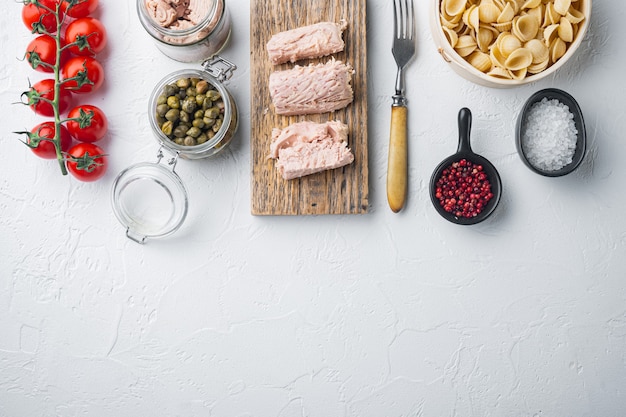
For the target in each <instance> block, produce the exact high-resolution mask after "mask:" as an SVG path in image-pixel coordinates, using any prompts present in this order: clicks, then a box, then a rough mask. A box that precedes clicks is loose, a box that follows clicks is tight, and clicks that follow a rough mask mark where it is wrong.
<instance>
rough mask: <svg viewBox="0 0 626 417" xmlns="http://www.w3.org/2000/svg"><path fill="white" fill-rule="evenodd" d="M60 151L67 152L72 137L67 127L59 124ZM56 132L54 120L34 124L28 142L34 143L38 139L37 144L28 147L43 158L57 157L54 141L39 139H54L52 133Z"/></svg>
mask: <svg viewBox="0 0 626 417" xmlns="http://www.w3.org/2000/svg"><path fill="white" fill-rule="evenodd" d="M60 130H61V151H63V152H67V150H68V149H69V148H70V146H72V137H71V136H70V133H69V132H68V131H67V129H66V128H65V127H64V126H63V125H61V129H60ZM55 133H56V128H55V125H54V122H43V123H40V124H38V125H37V126H35V127H34V128H33V129H32V130H31V131H30V134H29V135H28V143H29V144H34V143H35V142H36V141H37V140H39V144H38V145H37V146H36V147H34V148H30V149H31V150H32V151H33V153H34V154H35V155H37V156H38V157H40V158H44V159H54V158H56V157H57V152H56V149H55V147H54V143H52V142H50V141H49V140H45V139H41V138H47V139H54V135H55Z"/></svg>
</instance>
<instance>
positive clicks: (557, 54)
mask: <svg viewBox="0 0 626 417" xmlns="http://www.w3.org/2000/svg"><path fill="white" fill-rule="evenodd" d="M566 51H567V45H565V42H563V39H561V38H556V39H555V40H554V42H552V43H551V44H550V61H551V62H553V63H554V62H556V61H558V60H559V59H560V58H561V57H562V56H563V55H565V52H566Z"/></svg>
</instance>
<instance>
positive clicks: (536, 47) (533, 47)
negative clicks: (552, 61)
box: [524, 39, 550, 64]
mask: <svg viewBox="0 0 626 417" xmlns="http://www.w3.org/2000/svg"><path fill="white" fill-rule="evenodd" d="M524 48H526V49H528V50H529V51H530V53H531V54H532V56H533V62H532V63H533V64H539V63H541V62H544V61H547V60H548V59H549V57H550V50H549V49H548V47H547V46H546V45H545V44H544V43H543V42H541V41H540V40H539V39H531V40H529V41H528V42H526V44H525V45H524Z"/></svg>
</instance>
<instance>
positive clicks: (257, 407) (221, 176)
mask: <svg viewBox="0 0 626 417" xmlns="http://www.w3.org/2000/svg"><path fill="white" fill-rule="evenodd" d="M8 3H10V4H6V5H5V8H4V10H5V11H4V13H2V14H0V28H1V29H0V42H1V47H0V51H1V52H0V53H1V54H2V60H1V64H0V111H1V112H2V113H1V114H2V117H1V118H0V126H1V132H2V134H1V135H0V145H1V146H2V152H1V153H0V166H1V172H2V175H1V177H0V213H1V214H0V416H2V417H23V416H46V417H48V416H61V417H70V416H90V417H91V416H94V417H107V416H111V417H119V416H137V417H152V416H181V417H192V416H215V417H244V416H247V417H252V416H254V417H296V416H298V417H301V416H307V417H318V416H319V417H336V416H337V417H370V416H371V417H379V416H389V417H417V416H420V417H421V416H423V417H431V416H438V417H442V416H450V417H456V416H472V417H501V416H506V417H598V416H602V417H621V416H623V415H624V410H626V289H625V287H626V283H625V281H624V277H625V275H626V274H625V272H626V216H624V208H625V207H626V194H625V193H624V192H623V190H624V182H625V180H626V171H625V170H624V161H626V141H624V132H625V131H626V122H625V121H624V108H625V104H626V101H625V99H624V67H625V65H626V57H625V54H626V50H625V49H624V48H623V44H621V42H623V39H625V38H626V25H624V21H625V20H624V19H625V17H626V15H625V13H624V6H623V4H622V3H621V2H619V1H618V0H604V1H595V2H594V5H593V16H592V19H591V20H592V23H591V28H590V32H589V34H588V36H587V38H586V40H585V41H584V43H583V45H582V48H581V50H580V53H579V54H577V55H576V57H575V59H573V60H572V62H570V63H568V64H567V65H566V66H565V67H564V68H562V70H561V71H560V72H559V73H558V74H557V75H555V76H551V77H550V78H548V79H546V80H543V81H541V82H537V83H536V84H534V85H529V86H525V87H520V88H515V89H508V90H493V89H488V88H484V87H479V86H476V85H473V84H470V83H469V82H467V81H465V80H464V79H462V78H460V77H458V76H457V75H456V74H455V73H453V72H452V70H451V69H450V68H449V67H448V66H447V64H445V63H444V62H443V61H442V59H441V58H440V56H439V55H438V54H437V51H436V50H435V47H434V45H433V43H432V38H431V36H430V31H429V29H428V22H429V19H428V12H429V10H430V7H429V4H428V3H429V2H427V1H418V2H417V6H416V8H417V15H418V21H419V32H418V38H419V39H418V41H419V44H418V48H417V50H418V57H417V59H416V60H415V61H414V62H413V63H412V65H411V66H410V67H409V69H408V74H407V84H408V96H409V103H410V104H409V106H410V183H409V184H410V193H409V199H408V203H407V206H406V208H405V210H404V211H403V212H401V213H400V214H393V213H392V212H391V211H390V210H389V209H388V207H387V203H386V198H385V170H386V158H387V141H388V130H389V117H390V110H389V106H390V103H391V99H390V94H391V93H392V91H393V86H394V76H395V73H394V63H393V60H392V56H391V53H390V46H391V37H392V34H391V25H390V24H389V22H390V19H391V14H392V9H391V4H392V2H390V1H385V2H383V1H378V0H370V1H368V8H369V10H368V15H369V22H368V42H369V47H370V48H369V51H368V58H369V85H368V88H369V105H370V113H369V138H370V148H369V152H370V161H369V163H370V164H369V165H370V185H371V187H370V202H371V209H370V213H369V214H367V215H362V216H353V217H348V216H319V217H297V218H296V217H254V216H252V215H251V214H250V153H249V142H250V140H253V138H250V137H249V132H250V126H249V111H250V110H249V104H248V103H249V98H250V81H249V75H250V71H249V33H250V32H249V1H248V0H233V1H229V2H228V7H229V8H230V10H231V13H232V19H233V26H234V34H233V37H232V42H231V43H230V44H229V46H228V48H227V49H226V50H225V51H224V52H223V55H224V56H226V57H227V58H229V59H232V60H233V61H235V62H236V63H237V64H238V65H239V69H238V70H237V72H236V75H235V77H234V78H233V79H232V81H230V83H229V88H230V89H231V91H232V92H233V94H234V96H235V97H236V100H237V102H238V103H239V106H240V108H241V116H242V117H241V119H242V120H241V122H242V123H241V127H240V130H239V132H238V135H237V138H236V141H235V142H234V143H233V146H232V147H231V148H229V150H228V151H227V152H226V153H225V154H224V155H221V156H219V157H217V158H214V159H210V160H202V161H195V162H189V161H182V162H180V163H179V164H178V167H177V172H178V173H179V174H180V176H181V177H182V178H183V179H184V180H185V182H186V184H187V186H188V189H189V193H190V201H191V207H190V213H189V216H188V219H187V221H186V223H185V224H184V226H183V227H182V228H181V230H179V232H178V233H177V234H175V235H173V236H171V237H169V238H167V239H163V240H154V241H150V242H149V243H148V244H146V245H143V246H141V245H138V244H136V243H134V242H132V241H130V240H128V239H127V238H126V237H125V235H124V231H123V229H122V228H121V226H120V225H119V223H118V222H117V220H116V219H115V217H114V215H113V212H112V210H111V206H110V191H111V185H112V182H113V180H114V178H115V175H116V174H117V173H118V172H119V171H121V170H122V169H124V168H126V167H128V166H129V165H131V164H134V163H137V162H141V161H151V160H154V158H155V154H156V150H157V145H156V141H154V140H153V138H152V137H151V135H150V132H149V127H148V122H147V115H146V107H147V99H148V96H149V94H150V92H151V90H152V88H153V86H154V85H155V84H156V82H157V81H158V80H159V79H161V78H162V77H163V76H164V75H166V74H168V73H169V72H171V71H173V70H175V69H179V68H185V67H189V65H188V64H180V63H176V62H173V61H170V60H168V59H167V58H166V57H165V56H163V55H161V54H160V53H159V52H158V51H157V50H156V48H155V47H154V46H153V45H152V43H151V41H150V39H149V38H148V36H147V35H146V34H145V33H144V31H143V29H142V28H141V26H140V24H139V22H138V19H137V16H136V13H135V8H134V2H132V1H127V0H103V1H101V5H100V10H99V12H98V16H99V17H100V18H101V19H102V21H103V22H104V23H105V25H106V27H107V29H108V31H109V35H110V42H109V46H108V49H107V50H106V52H105V53H104V54H103V55H102V56H101V58H102V60H103V63H104V65H105V67H106V75H107V80H106V84H105V86H104V87H103V90H102V91H101V92H100V93H98V94H95V95H93V96H91V97H89V98H87V97H85V100H86V101H87V100H88V102H91V103H92V104H95V105H97V106H100V107H101V108H103V109H104V110H105V111H106V113H107V115H108V117H109V120H110V134H109V136H108V138H107V139H105V140H104V142H103V143H102V146H103V147H104V148H105V149H106V150H107V152H108V153H109V154H110V161H111V166H110V169H109V172H108V174H107V175H106V177H105V178H104V179H102V180H101V181H99V182H97V183H92V184H84V183H79V182H77V181H75V180H73V179H72V178H70V177H63V176H61V175H60V173H59V169H58V166H57V165H56V164H55V162H48V161H41V160H38V159H36V158H35V157H34V156H33V155H32V154H31V153H30V151H28V150H27V149H26V148H25V147H24V146H23V145H22V144H20V142H19V141H18V137H17V135H14V134H13V133H11V132H13V131H16V130H25V129H30V128H31V127H32V126H34V125H35V124H36V123H38V122H39V121H40V120H41V119H40V118H38V117H37V116H35V115H34V114H33V113H32V112H31V111H30V110H28V109H26V108H23V107H21V106H20V105H17V104H12V103H14V102H16V101H18V100H19V95H20V92H21V91H24V90H25V89H26V87H27V85H28V81H29V80H31V81H33V82H34V81H35V80H37V79H39V78H41V75H39V74H37V73H35V72H34V71H31V70H29V69H28V66H27V64H26V63H25V62H23V61H21V60H20V58H21V56H22V55H23V51H24V48H25V47H26V45H27V43H28V42H29V40H30V39H31V35H30V34H29V33H28V32H27V31H26V30H25V28H24V26H23V25H22V23H21V21H20V5H19V4H17V3H12V2H8ZM546 87H558V88H562V89H564V90H566V91H568V92H570V93H571V94H572V95H573V96H574V97H576V98H577V99H578V101H579V103H580V105H581V107H582V109H583V112H584V114H585V118H586V122H587V128H588V138H589V150H588V153H587V157H586V159H585V161H584V163H583V165H582V166H581V167H580V169H579V170H578V171H577V172H575V173H574V174H572V175H570V176H568V177H565V178H558V179H548V178H542V177H539V176H537V175H535V174H533V173H531V172H530V171H529V170H528V169H527V168H526V167H525V166H524V165H523V164H522V162H521V161H520V159H519V158H518V156H517V154H516V150H515V144H514V136H513V130H514V125H515V119H516V117H517V114H518V111H519V110H520V108H521V106H522V104H523V102H524V101H525V100H526V99H527V98H528V97H529V96H530V95H531V94H532V93H533V92H535V91H537V90H539V89H542V88H546ZM463 106H467V107H469V108H471V110H472V111H473V114H474V123H473V142H472V143H473V147H474V150H475V151H477V152H478V153H481V154H483V155H484V156H485V157H487V158H488V159H490V160H491V161H492V162H493V163H494V164H495V165H496V166H497V168H498V169H499V171H500V174H501V176H502V181H503V186H504V195H503V200H502V202H501V205H500V207H499V208H498V210H497V212H496V213H495V214H494V216H493V217H492V218H491V219H490V220H488V221H487V222H485V223H483V224H480V225H476V226H472V227H460V226H455V225H453V224H450V223H447V222H445V221H444V220H443V219H442V218H440V217H439V215H438V214H437V213H436V212H435V210H434V209H433V207H432V205H431V202H430V200H429V197H428V193H427V184H428V181H429V178H430V175H431V172H432V170H433V169H434V168H435V166H436V165H437V164H438V163H439V162H440V161H441V160H442V159H443V158H445V157H446V156H448V155H449V154H451V153H453V152H454V151H455V149H456V141H457V126H456V115H457V112H458V110H459V108H461V107H463Z"/></svg>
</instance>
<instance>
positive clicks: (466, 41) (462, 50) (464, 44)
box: [454, 35, 477, 58]
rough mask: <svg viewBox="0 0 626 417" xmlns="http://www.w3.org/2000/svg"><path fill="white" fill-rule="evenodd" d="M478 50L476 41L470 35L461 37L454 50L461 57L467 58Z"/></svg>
mask: <svg viewBox="0 0 626 417" xmlns="http://www.w3.org/2000/svg"><path fill="white" fill-rule="evenodd" d="M476 48H477V44H476V40H475V39H474V38H472V37H471V36H469V35H463V36H461V37H459V40H458V42H457V44H456V47H455V48H454V50H455V51H456V52H457V53H458V54H459V55H461V56H462V57H464V58H465V57H466V56H468V55H469V54H471V53H472V52H474V51H475V50H476Z"/></svg>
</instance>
